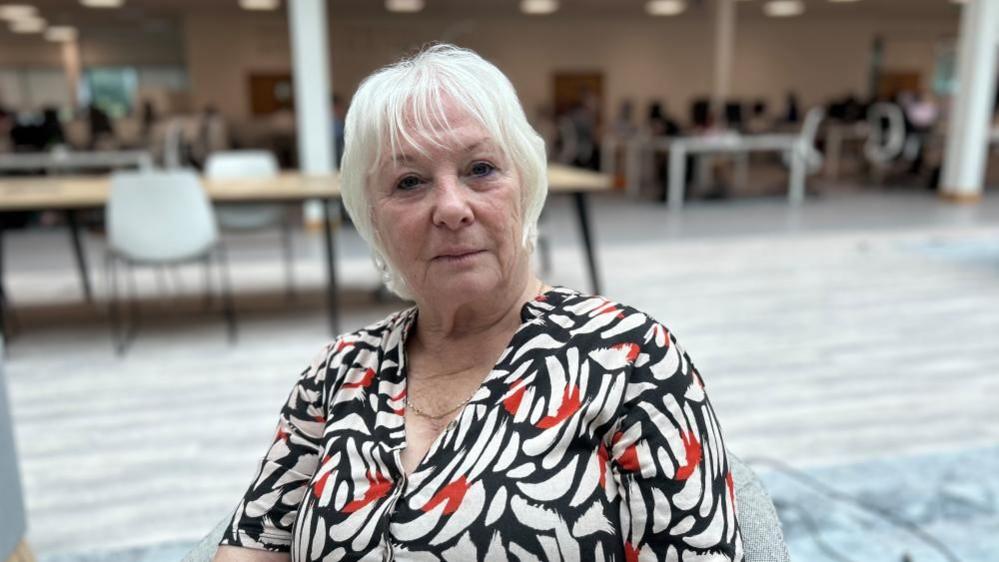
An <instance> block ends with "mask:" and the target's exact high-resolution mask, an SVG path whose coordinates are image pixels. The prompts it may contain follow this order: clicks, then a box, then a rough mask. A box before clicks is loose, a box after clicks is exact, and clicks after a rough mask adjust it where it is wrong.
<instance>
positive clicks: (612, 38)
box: [186, 14, 957, 117]
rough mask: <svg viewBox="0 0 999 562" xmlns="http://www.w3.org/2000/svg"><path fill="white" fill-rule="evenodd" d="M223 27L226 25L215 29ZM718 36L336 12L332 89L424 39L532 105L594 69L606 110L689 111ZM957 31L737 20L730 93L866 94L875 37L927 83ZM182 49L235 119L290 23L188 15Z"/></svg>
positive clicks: (692, 28)
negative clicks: (501, 76)
mask: <svg viewBox="0 0 999 562" xmlns="http://www.w3.org/2000/svg"><path fill="white" fill-rule="evenodd" d="M553 22H557V23H558V25H555V24H554V23H553ZM221 25H224V26H225V28H226V29H228V30H230V31H229V32H228V33H225V34H220V33H218V29H219V26H221ZM711 32H712V22H711V20H710V18H709V17H706V16H703V17H694V16H689V17H684V18H676V19H653V18H611V19H607V20H602V21H597V20H593V19H566V18H561V19H558V20H553V19H548V18H524V17H518V18H492V19H479V20H476V19H474V18H468V19H455V18H437V19H434V18H427V17H421V16H410V17H384V18H379V19H366V20H365V19H351V20H342V19H341V20H338V19H336V14H333V15H332V22H331V35H330V44H331V48H332V65H333V88H334V90H335V91H337V92H341V93H347V94H349V93H350V92H353V90H354V89H355V88H356V87H357V84H358V82H359V81H360V80H361V79H362V78H363V77H364V76H366V75H367V74H368V73H370V72H371V71H373V70H375V69H376V68H378V67H380V66H382V65H384V64H387V63H389V62H391V61H392V60H394V59H396V58H398V57H399V56H401V55H402V54H404V53H406V52H408V51H411V50H412V49H413V48H415V47H418V46H419V45H421V44H424V43H426V42H428V41H433V40H446V41H453V42H456V43H458V44H460V45H463V46H467V47H470V48H472V49H475V50H477V51H479V52H480V53H481V54H482V55H483V56H485V57H486V58H488V59H490V60H492V61H493V62H495V63H496V64H497V65H498V66H499V67H500V68H501V69H503V70H504V72H506V73H507V74H508V75H509V76H510V78H511V80H512V81H513V83H514V85H515V86H516V87H517V89H518V92H519V93H520V95H521V98H522V100H523V102H524V105H525V107H526V108H527V110H528V112H529V113H533V112H534V111H535V110H536V108H537V107H538V106H539V105H541V104H544V103H548V102H550V101H551V100H550V98H551V88H552V86H551V80H552V73H554V72H556V71H574V70H575V71H594V70H595V71H602V72H603V73H604V76H605V85H606V92H605V94H606V99H607V100H608V104H609V107H607V108H605V110H608V111H609V110H611V109H612V108H613V107H614V106H616V104H617V102H618V101H619V100H620V99H622V98H625V97H628V98H632V99H634V100H636V101H637V102H639V104H640V107H644V106H645V104H646V103H647V102H648V101H650V100H652V99H654V98H664V99H665V100H666V101H667V104H668V106H669V107H670V108H671V109H672V111H674V112H677V113H678V114H680V115H682V116H685V115H686V107H687V105H688V103H689V101H690V100H691V99H692V98H694V97H697V96H701V95H707V94H709V93H710V87H711V61H712V53H711V49H712V45H713V43H712V38H711ZM956 32H957V21H956V19H955V20H954V21H949V20H941V19H923V20H908V21H906V20H903V21H897V20H895V21H890V20H886V21H878V20H870V19H857V20H852V19H838V20H822V19H818V18H813V19H801V20H773V19H765V18H744V19H740V20H739V22H738V29H737V37H736V49H735V60H734V67H733V72H734V76H733V86H732V88H733V95H734V96H740V97H748V98H754V99H755V98H757V97H763V98H767V99H769V100H770V101H771V102H772V104H777V103H779V102H780V101H781V100H782V99H783V96H784V95H785V93H786V92H788V91H789V90H794V91H796V92H797V93H799V95H800V97H801V99H802V101H803V102H804V103H805V104H806V105H807V104H811V103H818V102H821V101H824V100H825V99H827V98H828V97H830V96H840V95H844V94H846V93H850V92H852V93H856V94H858V95H866V93H867V90H868V81H869V74H870V60H869V57H870V52H871V46H872V43H873V41H874V37H875V36H877V35H881V36H883V37H884V39H885V45H886V47H885V67H886V68H891V69H909V68H915V69H918V70H920V71H921V72H923V74H924V83H925V84H927V85H928V84H929V83H930V81H931V79H932V71H933V65H934V59H935V52H936V49H937V44H938V43H939V42H940V41H943V40H946V38H947V37H953V36H954V35H956ZM186 53H187V55H186V58H187V61H188V65H189V70H190V74H191V79H192V86H193V90H194V95H195V99H196V101H195V103H196V105H203V104H204V103H209V102H210V103H214V104H216V105H218V106H219V107H220V108H221V109H222V111H223V112H225V113H226V114H228V115H230V116H232V117H243V116H246V115H247V112H248V107H247V103H248V101H247V92H246V89H247V86H246V81H247V74H248V73H249V72H251V71H254V70H256V71H274V72H280V71H288V70H289V68H290V55H289V51H288V40H287V25H286V24H285V22H284V21H283V17H282V16H277V15H274V16H272V17H271V19H270V20H268V19H266V18H262V17H249V16H242V17H233V16H232V15H231V14H230V15H227V16H222V15H219V16H211V15H204V14H201V15H198V14H195V15H192V16H190V17H189V18H188V20H187V21H186Z"/></svg>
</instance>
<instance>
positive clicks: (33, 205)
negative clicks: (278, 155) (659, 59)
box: [0, 164, 611, 334]
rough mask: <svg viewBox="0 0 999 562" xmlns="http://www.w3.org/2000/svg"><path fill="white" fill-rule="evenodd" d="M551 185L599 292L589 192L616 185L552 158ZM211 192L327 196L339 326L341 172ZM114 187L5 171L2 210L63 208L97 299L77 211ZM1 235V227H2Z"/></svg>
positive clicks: (295, 198) (286, 198)
mask: <svg viewBox="0 0 999 562" xmlns="http://www.w3.org/2000/svg"><path fill="white" fill-rule="evenodd" d="M548 181H549V191H550V193H552V194H568V195H572V196H573V198H574V200H575V206H576V214H577V217H578V219H579V226H580V231H581V234H582V237H583V245H584V250H585V252H586V260H587V266H588V268H589V274H590V282H591V284H592V288H593V291H594V292H595V293H599V292H600V278H599V273H598V268H597V263H596V257H595V255H594V249H593V234H592V230H591V226H590V219H589V211H588V206H587V195H588V194H589V193H592V192H599V191H606V190H609V189H610V188H611V178H610V176H607V175H605V174H598V173H596V172H591V171H588V170H580V169H576V168H571V167H568V166H562V165H558V164H553V165H551V166H549V168H548ZM202 182H203V185H204V187H205V191H206V192H207V194H208V197H209V198H210V199H211V200H212V201H213V202H215V203H265V202H266V203H289V204H298V203H301V202H303V201H306V200H310V199H313V200H320V201H322V202H323V212H324V214H325V216H324V219H325V227H324V228H323V233H324V242H325V243H324V253H325V256H324V257H325V260H326V268H327V276H328V277H327V297H328V303H329V306H328V313H329V322H330V328H331V330H332V332H333V333H334V334H337V333H338V332H339V314H338V311H339V304H338V298H337V296H338V291H337V286H336V268H335V265H336V260H335V255H334V249H335V246H334V240H333V228H332V222H333V221H332V220H331V219H332V216H331V215H332V213H331V209H330V204H331V203H332V201H333V200H335V199H338V198H339V197H340V187H339V180H338V177H337V176H336V175H335V174H333V175H325V176H307V175H303V174H301V173H297V172H287V173H283V174H280V175H279V176H277V177H275V178H267V179H259V180H256V179H251V180H247V179H239V180H232V179H230V180H207V179H205V180H202ZM110 189H111V179H110V177H109V176H93V177H80V176H61V177H60V176H55V177H13V178H2V177H0V214H2V213H8V212H16V211H62V212H63V213H65V215H66V218H67V223H68V225H69V227H70V228H69V230H70V236H71V239H72V243H73V251H74V255H75V258H76V265H77V270H78V272H79V275H80V283H81V286H82V288H83V293H84V296H85V297H86V299H87V300H88V301H92V299H93V296H92V291H91V288H90V277H89V274H88V267H87V262H86V257H85V254H84V252H83V246H82V243H81V240H80V235H79V230H80V229H79V222H78V220H77V212H78V211H80V210H86V209H99V208H103V207H104V206H105V205H106V204H107V200H108V193H109V192H110ZM0 236H2V229H0ZM2 246H3V241H2V238H0V323H2V322H4V319H5V317H6V315H5V309H6V298H5V292H4V290H3V253H2Z"/></svg>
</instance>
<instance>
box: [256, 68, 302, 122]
mask: <svg viewBox="0 0 999 562" xmlns="http://www.w3.org/2000/svg"><path fill="white" fill-rule="evenodd" d="M292 87H293V86H292V81H291V74H288V73H271V74H258V73H254V74H251V75H250V79H249V88H250V113H252V114H253V115H268V114H271V113H274V112H275V111H279V110H282V109H294V101H295V97H294V95H293V90H292Z"/></svg>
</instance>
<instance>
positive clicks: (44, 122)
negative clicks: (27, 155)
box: [10, 107, 66, 152]
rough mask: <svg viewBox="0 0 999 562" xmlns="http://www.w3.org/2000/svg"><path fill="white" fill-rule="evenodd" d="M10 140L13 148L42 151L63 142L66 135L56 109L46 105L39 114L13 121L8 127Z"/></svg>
mask: <svg viewBox="0 0 999 562" xmlns="http://www.w3.org/2000/svg"><path fill="white" fill-rule="evenodd" d="M10 140H11V144H12V145H13V148H14V150H16V151H21V152H42V151H46V150H49V149H50V148H52V147H55V146H59V145H63V144H65V142H66V135H65V133H64V132H63V128H62V122H61V121H60V120H59V112H58V110H56V109H55V108H54V107H46V108H45V109H43V110H42V114H41V116H35V118H34V119H24V118H23V117H22V118H21V119H19V120H17V121H15V122H14V125H13V126H12V127H11V129H10Z"/></svg>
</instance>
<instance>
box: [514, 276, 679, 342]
mask: <svg viewBox="0 0 999 562" xmlns="http://www.w3.org/2000/svg"><path fill="white" fill-rule="evenodd" d="M533 306H535V307H536V308H537V309H538V310H539V311H541V312H543V313H544V314H543V316H544V319H545V320H546V321H548V322H551V323H552V324H555V325H556V326H558V327H559V328H561V330H564V331H565V332H567V333H568V334H570V335H572V336H581V335H597V336H599V337H600V338H603V339H621V338H623V337H633V336H634V334H635V332H644V333H651V331H655V330H663V331H665V332H668V330H667V328H666V326H665V324H663V323H662V322H660V321H658V320H657V319H656V318H654V317H653V316H652V315H651V314H649V313H648V312H645V311H642V310H639V309H638V308H635V307H633V306H630V305H627V304H624V303H622V302H619V301H615V300H613V299H610V298H607V297H605V296H603V295H591V294H587V293H583V292H581V291H577V290H575V289H568V288H565V287H555V288H553V289H552V290H551V291H548V292H547V293H545V294H544V295H542V296H541V297H539V298H538V299H537V300H536V301H535V303H534V305H533Z"/></svg>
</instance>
